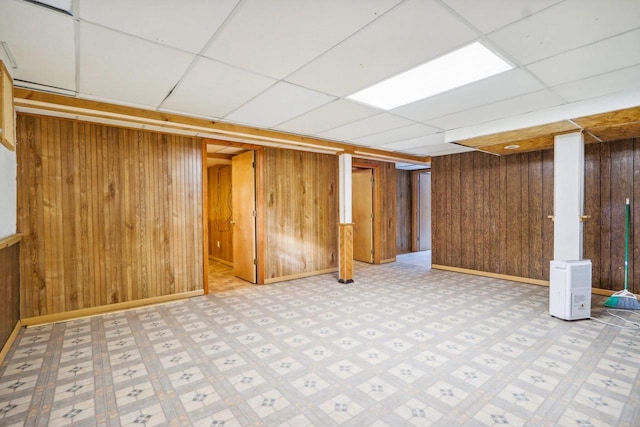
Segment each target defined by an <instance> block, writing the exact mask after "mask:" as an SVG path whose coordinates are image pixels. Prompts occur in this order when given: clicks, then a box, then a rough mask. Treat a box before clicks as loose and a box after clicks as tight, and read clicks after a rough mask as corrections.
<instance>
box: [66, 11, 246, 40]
mask: <svg viewBox="0 0 640 427" xmlns="http://www.w3.org/2000/svg"><path fill="white" fill-rule="evenodd" d="M238 1H239V0H216V1H215V2H213V1H205V0H186V1H185V0H182V1H179V2H177V1H173V0H136V1H130V0H110V1H104V0H82V1H79V2H78V3H79V12H80V18H81V19H83V20H86V21H90V22H93V23H96V24H99V25H102V26H105V27H110V28H113V29H116V30H118V31H123V32H125V33H128V34H133V35H136V36H138V37H142V38H144V39H147V40H150V41H153V42H156V43H160V44H164V45H167V46H172V47H175V48H178V49H182V50H186V51H188V52H192V53H199V52H200V51H201V50H202V49H203V48H204V46H205V45H206V43H207V42H208V41H209V39H210V38H211V37H212V36H213V34H214V33H215V32H216V30H217V29H218V28H219V27H220V25H222V23H223V22H224V21H225V19H227V17H228V16H229V13H231V11H232V10H233V8H234V7H235V6H236V4H237V3H238Z"/></svg>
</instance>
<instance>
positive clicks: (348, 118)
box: [277, 99, 380, 135]
mask: <svg viewBox="0 0 640 427" xmlns="http://www.w3.org/2000/svg"><path fill="white" fill-rule="evenodd" d="M379 113H380V111H379V110H376V109H375V108H371V107H368V106H365V105H362V104H359V103H357V102H352V101H348V100H344V99H338V100H335V101H333V102H330V103H329V104H325V105H323V106H321V107H319V108H316V109H315V110H313V111H309V112H308V113H305V114H303V115H301V116H298V117H296V118H294V119H292V120H289V121H287V122H285V123H283V124H281V125H279V126H277V129H280V130H283V131H286V132H293V133H300V134H311V135H313V134H317V133H319V132H322V131H325V130H328V129H333V128H336V127H338V126H342V125H344V124H347V123H351V122H354V121H357V120H360V119H363V118H365V117H369V116H373V115H374V114H379Z"/></svg>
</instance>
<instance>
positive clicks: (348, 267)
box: [338, 153, 353, 283]
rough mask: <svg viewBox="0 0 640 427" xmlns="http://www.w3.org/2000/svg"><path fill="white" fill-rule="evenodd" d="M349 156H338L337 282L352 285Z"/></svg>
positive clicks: (350, 167)
mask: <svg viewBox="0 0 640 427" xmlns="http://www.w3.org/2000/svg"><path fill="white" fill-rule="evenodd" d="M352 163H353V162H352V157H351V154H346V153H343V154H340V155H339V156H338V170H339V187H340V190H339V195H340V225H339V233H338V236H339V251H338V254H339V255H338V257H339V269H338V282H340V283H353V222H352V221H353V219H352V216H351V204H352V199H351V197H352V188H353V186H352V183H351V170H352Z"/></svg>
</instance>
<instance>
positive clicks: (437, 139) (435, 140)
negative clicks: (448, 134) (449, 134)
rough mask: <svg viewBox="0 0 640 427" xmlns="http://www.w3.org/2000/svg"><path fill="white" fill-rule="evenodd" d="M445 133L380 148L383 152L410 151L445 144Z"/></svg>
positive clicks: (406, 140) (393, 143)
mask: <svg viewBox="0 0 640 427" xmlns="http://www.w3.org/2000/svg"><path fill="white" fill-rule="evenodd" d="M444 143H445V142H444V132H438V133H434V134H431V135H425V136H421V137H418V138H411V139H405V140H404V141H397V142H392V143H390V144H385V145H381V146H379V147H378V148H381V149H383V150H394V151H400V150H409V149H412V148H418V147H426V146H427V145H441V144H444Z"/></svg>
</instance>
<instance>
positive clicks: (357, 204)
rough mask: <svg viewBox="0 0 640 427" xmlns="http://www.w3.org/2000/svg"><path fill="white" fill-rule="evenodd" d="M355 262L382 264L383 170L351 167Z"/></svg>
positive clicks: (365, 165) (371, 166)
mask: <svg viewBox="0 0 640 427" xmlns="http://www.w3.org/2000/svg"><path fill="white" fill-rule="evenodd" d="M352 166H353V169H352V175H351V181H352V199H351V208H352V216H353V259H354V260H356V261H363V262H368V263H371V264H380V262H381V261H380V245H381V242H380V227H381V225H380V209H381V208H380V169H379V167H378V165H375V164H369V163H364V162H353V164H352Z"/></svg>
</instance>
